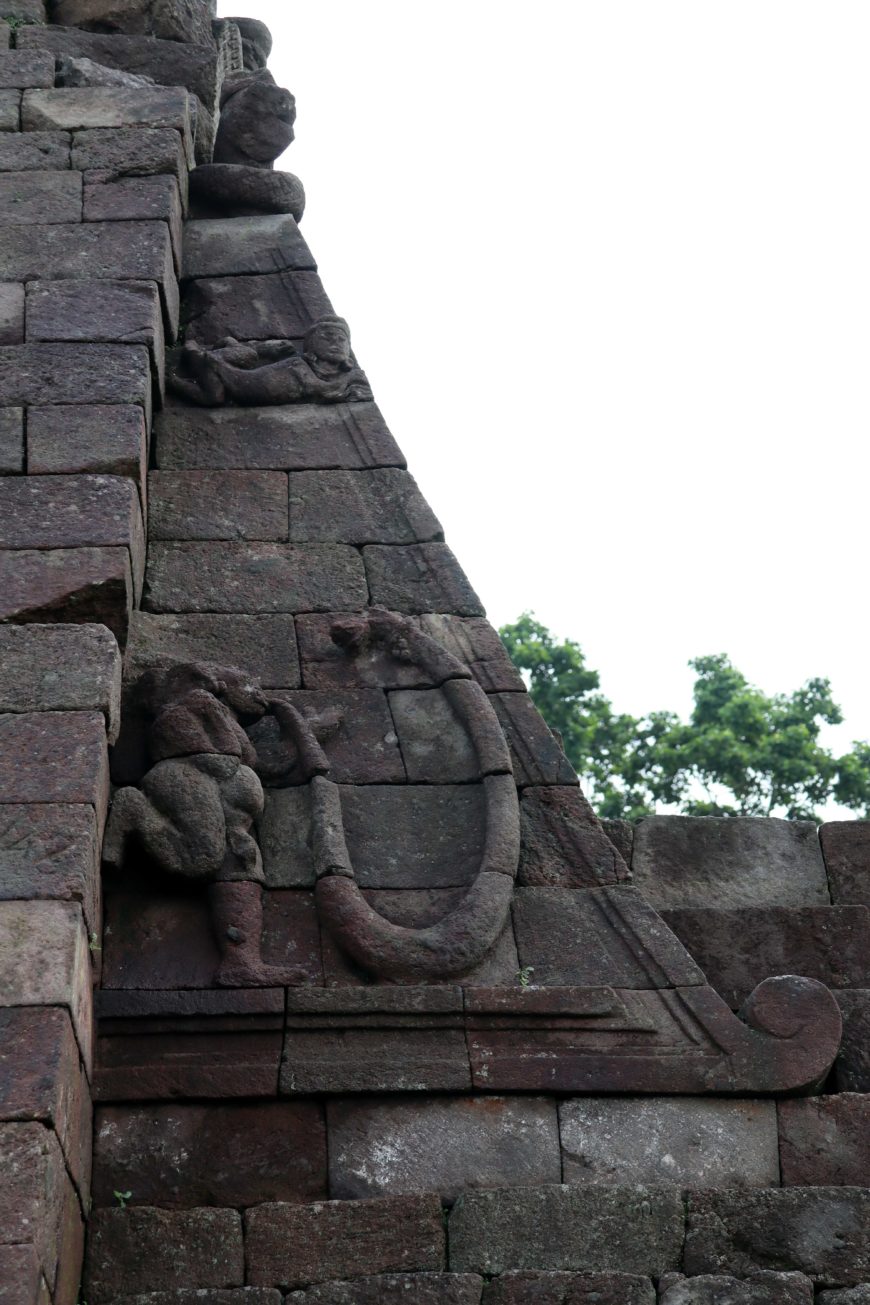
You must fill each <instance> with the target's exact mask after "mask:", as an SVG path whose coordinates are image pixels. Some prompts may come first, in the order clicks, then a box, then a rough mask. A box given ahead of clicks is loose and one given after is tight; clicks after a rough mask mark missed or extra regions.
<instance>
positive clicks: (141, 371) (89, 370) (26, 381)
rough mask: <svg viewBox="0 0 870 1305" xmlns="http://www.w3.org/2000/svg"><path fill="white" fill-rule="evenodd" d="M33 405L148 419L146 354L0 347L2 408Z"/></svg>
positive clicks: (122, 349) (133, 348) (114, 347)
mask: <svg viewBox="0 0 870 1305" xmlns="http://www.w3.org/2000/svg"><path fill="white" fill-rule="evenodd" d="M22 229H23V228H22ZM48 229H49V228H43V230H48ZM31 403H36V404H46V403H75V404H78V403H86V404H93V403H97V404H101V403H112V404H114V403H134V404H138V405H139V406H140V407H142V408H144V409H145V412H146V413H149V412H150V408H151V365H150V361H149V357H148V350H147V349H145V348H143V346H142V345H133V344H19V345H5V346H3V347H0V405H2V406H4V407H5V406H13V407H17V406H21V405H24V404H31Z"/></svg>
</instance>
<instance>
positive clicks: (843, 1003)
mask: <svg viewBox="0 0 870 1305" xmlns="http://www.w3.org/2000/svg"><path fill="white" fill-rule="evenodd" d="M836 997H837V1004H838V1006H839V1007H840V1014H841V1015H842V1016H843V1038H842V1041H841V1043H840V1051H839V1054H838V1055H837V1063H836V1066H835V1074H836V1079H837V1089H838V1091H840V1092H870V989H868V988H863V989H857V990H853V991H850V992H838V993H837V994H836Z"/></svg>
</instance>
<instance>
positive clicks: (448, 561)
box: [363, 543, 484, 616]
mask: <svg viewBox="0 0 870 1305" xmlns="http://www.w3.org/2000/svg"><path fill="white" fill-rule="evenodd" d="M363 557H364V559H365V565H366V576H367V578H368V583H369V589H370V591H371V600H372V603H373V604H375V606H377V607H387V608H389V609H390V610H391V611H394V612H406V613H412V614H413V613H415V612H452V613H453V614H454V615H457V616H483V614H484V613H483V607H482V606H481V603H480V599H479V598H478V596H477V594H476V593H475V592H474V590H473V589H472V587H471V585H470V584H469V582H468V579H467V578H466V576H465V574H464V572H463V571H462V569H461V567H460V566H459V563H458V562H457V560H456V558H455V557H454V555H453V553H452V552H451V550H450V549H449V548H448V546H447V545H446V544H441V543H432V544H411V545H401V544H396V545H385V544H383V545H382V544H370V545H369V546H368V547H367V548H364V549H363Z"/></svg>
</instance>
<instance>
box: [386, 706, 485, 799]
mask: <svg viewBox="0 0 870 1305" xmlns="http://www.w3.org/2000/svg"><path fill="white" fill-rule="evenodd" d="M388 698H389V703H390V711H391V712H392V716H393V720H394V721H395V723H396V733H397V734H398V736H399V743H400V745H401V749H402V756H403V758H404V761H405V766H406V768H407V771H408V781H409V783H411V784H457V783H462V782H463V781H465V780H476V779H480V778H481V777H482V770H481V765H480V761H479V759H478V756H477V752H476V750H475V747H474V744H473V743H472V740H471V736H470V734H469V733H468V730H467V729H466V728H465V724H464V723H463V721H462V720H461V719H460V718H459V716H458V715H457V714H456V713H455V711H454V710H453V706H452V704H451V702H450V700H449V698H448V697H447V696H446V694H445V693H444V691H443V690H442V689H400V690H398V691H397V692H395V693H390V694H388Z"/></svg>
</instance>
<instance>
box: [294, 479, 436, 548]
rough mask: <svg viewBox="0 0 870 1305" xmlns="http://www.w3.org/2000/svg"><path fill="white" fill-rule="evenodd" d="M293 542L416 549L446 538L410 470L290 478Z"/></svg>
mask: <svg viewBox="0 0 870 1305" xmlns="http://www.w3.org/2000/svg"><path fill="white" fill-rule="evenodd" d="M290 538H291V539H292V540H293V541H294V542H299V543H337V544H358V545H362V544H416V543H422V542H424V541H428V540H433V539H442V538H443V531H442V529H441V525H440V522H439V521H438V519H437V517H436V516H435V514H434V512H433V511H432V509H431V508H430V507H429V505H428V503H427V502H426V500H425V499H424V498H423V496H422V495H421V493H420V491H419V489H418V488H417V484H416V481H415V480H414V479H413V477H412V476H410V475H409V473H408V472H407V471H401V470H399V469H398V468H394V467H389V468H376V469H373V470H371V471H298V472H294V473H293V474H292V475H291V476H290Z"/></svg>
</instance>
